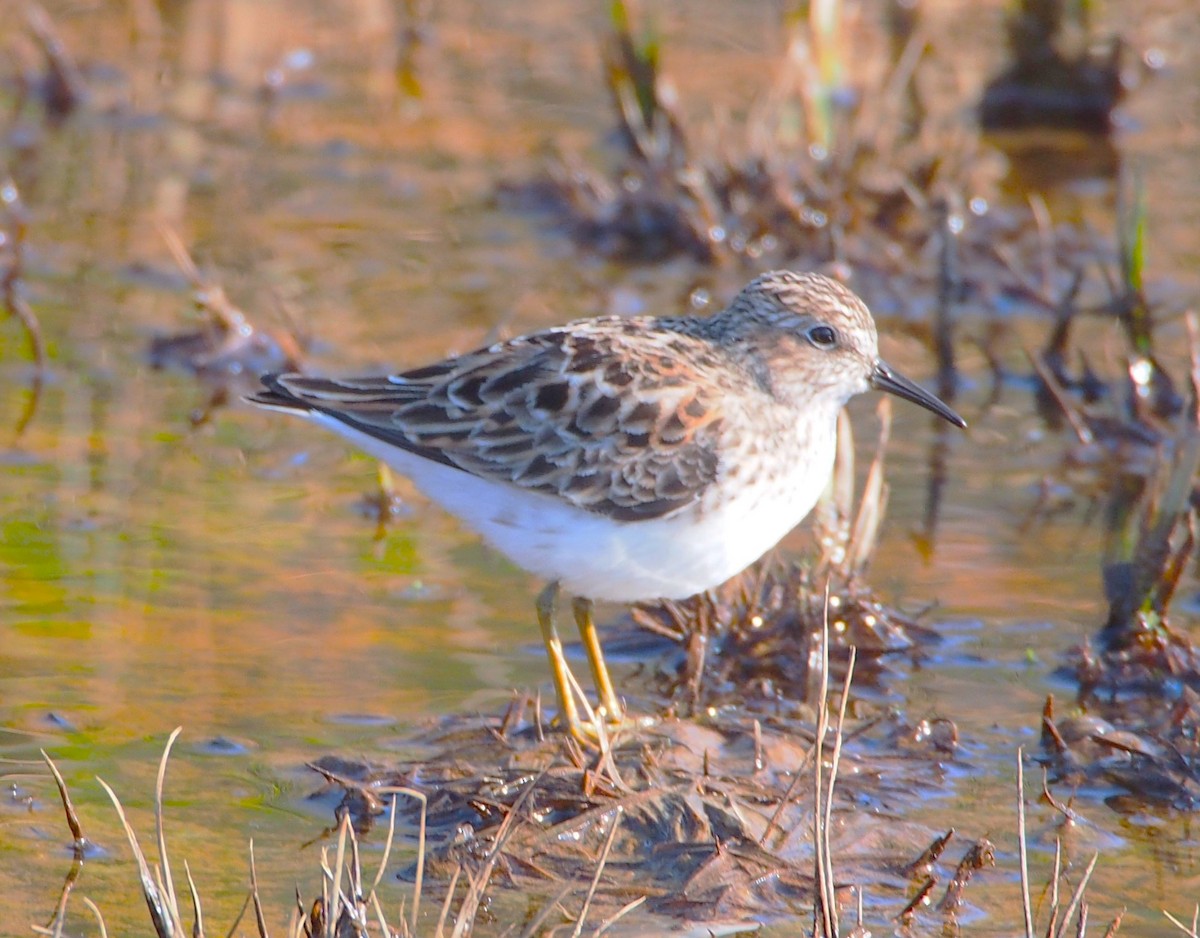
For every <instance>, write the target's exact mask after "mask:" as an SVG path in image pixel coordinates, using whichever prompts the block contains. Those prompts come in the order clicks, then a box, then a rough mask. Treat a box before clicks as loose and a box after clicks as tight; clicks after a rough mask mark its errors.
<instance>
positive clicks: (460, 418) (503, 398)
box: [256, 320, 720, 521]
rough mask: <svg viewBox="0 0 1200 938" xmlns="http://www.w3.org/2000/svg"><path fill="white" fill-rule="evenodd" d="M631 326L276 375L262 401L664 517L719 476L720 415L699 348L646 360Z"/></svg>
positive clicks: (459, 463) (518, 479)
mask: <svg viewBox="0 0 1200 938" xmlns="http://www.w3.org/2000/svg"><path fill="white" fill-rule="evenodd" d="M631 326H632V323H631V322H630V321H628V320H592V321H590V322H588V323H584V324H573V325H572V326H571V327H569V328H564V329H554V330H549V331H547V332H542V333H537V334H534V335H531V336H526V337H523V338H521V339H514V340H512V341H510V342H507V343H504V344H502V345H498V346H491V347H489V348H485V349H480V350H478V351H476V352H472V353H470V354H467V355H463V356H461V357H459V358H454V359H449V360H447V361H444V362H440V363H438V364H435V365H430V366H428V367H425V368H419V369H415V370H413V371H408V372H404V373H403V374H399V375H395V376H391V377H374V378H343V379H330V378H309V377H305V376H302V375H279V376H270V377H268V378H266V379H264V381H265V383H266V385H267V388H268V390H267V391H266V392H263V393H262V394H260V395H259V396H258V397H257V398H256V400H257V401H258V402H259V403H262V404H266V405H268V406H273V407H280V408H284V409H286V408H289V407H291V408H295V409H301V410H304V409H313V410H318V411H321V412H323V413H326V414H329V415H330V416H333V417H336V418H337V419H338V420H341V421H343V422H345V423H346V424H348V425H350V426H353V427H355V428H356V429H358V430H361V431H363V432H365V433H368V434H370V435H371V436H374V437H377V438H378V439H380V440H383V441H385V442H387V443H390V444H392V445H395V446H398V447H401V448H402V449H406V450H409V451H410V452H413V453H416V454H418V455H420V456H423V457H425V458H427V459H432V460H435V461H437V462H441V463H443V464H445V465H450V466H455V467H457V468H460V469H462V470H464V471H466V472H470V473H473V474H475V475H477V476H481V477H483V478H488V479H495V480H497V481H501V482H506V483H509V484H512V485H517V486H520V487H522V488H526V489H531V490H534V491H538V492H544V493H546V494H550V495H555V496H558V497H560V498H563V499H566V500H567V501H569V502H571V503H572V504H574V505H577V506H578V507H580V508H583V509H586V510H588V511H594V512H597V513H599V514H602V515H605V516H608V517H611V518H615V519H617V520H622V521H638V520H645V519H651V518H659V517H662V516H664V515H668V514H671V513H672V512H674V511H677V510H679V509H681V508H683V507H684V506H686V505H689V504H691V503H692V502H693V501H695V500H696V499H697V498H699V496H700V494H701V493H702V492H703V491H704V490H705V489H706V488H707V487H708V486H709V485H710V484H711V483H712V482H713V480H714V479H715V478H716V476H717V471H718V464H719V461H720V450H719V431H720V409H719V406H718V401H717V400H716V399H715V396H714V395H713V394H712V392H711V391H710V392H708V393H707V394H706V393H705V392H704V390H702V387H701V384H700V382H698V381H696V380H694V378H695V371H696V368H697V367H700V366H701V365H702V364H703V360H704V355H705V354H706V352H705V350H704V347H703V346H702V345H701V343H699V342H698V341H697V340H696V339H693V338H691V337H688V336H685V335H681V334H678V333H674V332H670V331H666V330H661V331H658V332H655V333H654V335H653V338H654V341H653V342H652V343H651V344H650V347H649V351H650V352H652V354H649V355H647V354H645V353H646V352H647V346H646V334H645V332H644V331H643V330H644V328H645V327H644V324H643V325H642V326H641V327H635V328H631ZM631 334H637V335H639V340H638V351H639V352H640V353H641V354H639V355H636V356H631V355H630V354H629V349H628V347H627V343H628V342H629V337H630V335H631ZM689 378H691V379H693V380H689Z"/></svg>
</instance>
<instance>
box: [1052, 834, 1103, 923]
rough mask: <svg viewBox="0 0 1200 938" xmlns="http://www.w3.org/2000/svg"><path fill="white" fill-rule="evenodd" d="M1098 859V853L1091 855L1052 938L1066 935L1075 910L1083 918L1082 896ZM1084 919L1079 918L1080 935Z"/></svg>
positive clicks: (1084, 904) (1084, 905) (1083, 904)
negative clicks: (1078, 911) (1090, 860)
mask: <svg viewBox="0 0 1200 938" xmlns="http://www.w3.org/2000/svg"><path fill="white" fill-rule="evenodd" d="M1099 859H1100V854H1099V853H1094V854H1092V862H1091V863H1089V864H1088V865H1087V869H1086V870H1084V872H1083V878H1082V879H1080V880H1079V885H1078V886H1076V887H1075V891H1074V892H1073V893H1072V894H1071V901H1070V902H1068V903H1067V911H1066V913H1065V914H1064V915H1063V917H1062V922H1061V923H1060V924H1059V926H1058V931H1056V932H1055V933H1054V936H1053V938H1063V936H1064V935H1066V933H1067V926H1068V925H1070V923H1071V917H1072V916H1073V915H1074V914H1075V909H1076V908H1078V909H1079V910H1080V915H1081V916H1085V915H1086V913H1085V912H1084V910H1085V909H1086V908H1087V903H1085V902H1084V901H1083V894H1084V892H1085V891H1086V890H1087V886H1088V883H1089V882H1090V881H1091V879H1092V872H1093V871H1094V870H1095V869H1096V861H1097V860H1099ZM1085 921H1086V919H1085V918H1081V921H1080V934H1082V928H1083V925H1084V924H1085Z"/></svg>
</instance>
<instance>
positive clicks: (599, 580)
mask: <svg viewBox="0 0 1200 938" xmlns="http://www.w3.org/2000/svg"><path fill="white" fill-rule="evenodd" d="M308 416H309V418H310V419H312V420H314V421H315V422H317V423H319V424H321V425H322V426H325V427H327V428H329V429H330V430H333V431H335V432H336V433H338V434H340V435H341V436H344V437H346V438H347V439H349V440H351V441H352V442H353V443H354V444H355V445H356V446H358V447H360V448H361V449H363V450H364V451H366V452H367V453H370V454H371V455H372V456H375V457H376V458H378V459H380V460H382V461H383V462H385V463H387V464H388V465H389V466H391V467H392V468H393V469H395V470H396V471H397V472H400V473H401V474H403V475H406V476H408V477H409V478H410V479H412V480H413V482H414V483H415V484H416V485H417V487H418V488H419V489H421V491H422V492H424V494H425V495H426V496H428V497H429V498H430V499H431V500H432V501H434V502H436V503H437V504H439V505H440V506H442V507H443V508H444V509H446V510H447V511H449V512H450V513H451V514H453V515H456V516H457V517H459V518H461V519H462V520H463V521H464V522H466V524H467V525H469V526H470V527H471V528H472V529H474V530H475V531H477V532H479V533H480V534H481V535H482V536H483V537H484V539H485V540H487V542H488V543H489V544H491V545H492V546H493V547H495V548H496V549H497V550H499V551H500V552H501V553H503V554H504V555H505V556H507V557H508V558H509V559H510V560H512V561H513V562H514V563H515V564H517V565H518V566H520V567H523V568H525V569H526V570H529V571H530V572H531V573H535V574H537V575H539V576H541V577H543V578H545V579H546V580H557V581H559V582H560V583H561V584H562V586H563V588H564V589H565V590H567V591H568V592H570V593H573V594H575V595H578V596H586V597H588V598H590V599H598V600H608V601H612V602H635V601H639V600H650V599H684V598H686V597H688V596H692V595H694V594H696V593H699V592H702V591H704V590H706V589H709V588H711V587H713V586H717V585H719V584H720V583H723V582H725V581H726V580H728V579H729V578H730V577H732V576H735V575H736V574H738V573H740V572H741V571H742V570H744V569H745V568H746V567H748V566H749V565H750V564H752V563H753V562H754V561H756V560H757V559H758V558H759V557H761V556H762V555H763V554H764V553H766V552H767V551H768V550H770V549H771V548H772V547H774V546H775V545H776V544H777V543H779V541H780V539H782V538H783V536H784V535H785V534H787V533H788V532H789V531H790V530H792V528H794V527H795V526H796V525H797V524H799V523H800V522H801V521H802V520H803V519H804V517H805V516H806V515H807V514H808V513H809V511H811V510H812V507H813V505H815V504H816V501H817V498H818V497H819V496H820V494H821V492H822V490H823V489H824V487H825V484H826V482H827V481H828V478H829V473H830V469H831V467H832V463H833V452H834V446H833V441H832V437H833V426H832V423H830V425H829V426H828V427H827V428H822V432H823V433H825V434H826V435H827V437H828V441H827V442H825V445H821V446H816V447H812V444H813V443H815V442H816V441H815V440H812V439H811V438H810V439H808V440H806V441H805V442H806V443H807V444H808V445H809V447H810V450H809V452H810V453H811V452H812V451H813V449H814V448H815V449H816V450H819V451H820V452H822V454H828V458H827V459H820V460H813V459H811V458H809V459H807V460H804V459H799V458H793V459H792V460H791V467H790V469H791V471H788V472H783V473H778V474H777V477H776V478H775V479H774V480H773V481H772V483H771V484H769V485H765V486H763V487H761V488H752V489H748V490H744V491H742V492H740V493H739V494H738V495H737V496H736V497H733V498H730V499H727V500H725V501H724V502H723V503H722V504H715V505H711V506H710V507H709V508H708V509H707V510H703V511H701V510H699V509H697V510H692V509H688V510H685V511H683V512H680V513H678V514H676V515H673V516H671V517H668V518H658V519H653V520H648V521H637V522H618V521H614V520H612V519H610V518H606V517H604V516H602V515H598V514H594V513H592V512H588V511H584V510H582V509H580V508H576V507H575V506H573V505H570V504H568V503H566V502H562V501H559V500H558V499H555V498H553V497H551V496H549V495H543V494H541V493H538V492H531V491H528V490H525V489H520V488H517V487H516V486H510V485H504V484H502V483H498V482H492V481H487V480H484V479H480V478H478V477H476V476H473V475H471V474H470V473H468V472H464V471H462V470H459V469H455V468H452V467H449V466H444V465H442V464H440V463H435V462H430V461H429V460H427V459H423V458H422V457H420V456H416V455H414V454H412V453H408V452H406V451H404V450H400V449H396V448H395V447H392V446H388V445H387V444H385V443H382V442H381V441H379V440H377V439H375V438H374V437H372V436H369V435H368V434H365V433H362V432H360V431H358V430H355V429H353V428H351V427H348V426H347V425H346V424H344V423H342V422H341V421H339V420H336V419H334V418H332V417H328V416H325V415H323V414H319V413H315V412H313V413H310V414H309V415H308ZM823 442H824V441H823Z"/></svg>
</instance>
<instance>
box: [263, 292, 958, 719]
mask: <svg viewBox="0 0 1200 938" xmlns="http://www.w3.org/2000/svg"><path fill="white" fill-rule="evenodd" d="M263 383H264V384H265V385H266V388H267V390H265V391H262V392H260V393H259V394H257V395H255V396H253V397H251V398H250V400H251V401H253V402H254V403H256V404H260V405H263V406H265V407H269V408H272V409H275V410H281V411H284V412H286V413H292V414H299V415H301V416H304V417H307V418H309V419H310V420H313V421H315V422H316V423H319V424H321V425H322V426H325V427H328V428H329V429H331V430H333V431H335V432H337V433H340V434H342V435H343V436H345V437H347V438H349V439H350V440H351V441H352V442H354V443H355V444H356V445H357V446H359V447H361V448H362V449H364V450H365V451H366V452H368V453H370V454H371V455H373V456H375V457H377V458H378V459H381V460H382V461H383V462H385V463H387V464H388V465H389V466H391V467H392V468H393V469H395V470H396V471H398V472H400V473H403V474H404V475H407V476H408V477H409V478H411V479H412V480H413V482H414V483H416V485H417V486H418V488H420V489H421V490H422V491H423V492H424V493H425V494H426V495H427V496H428V497H429V498H430V499H432V500H433V501H434V502H436V503H437V504H439V505H441V506H442V507H443V508H444V509H446V510H447V511H449V512H451V513H452V514H454V515H457V516H458V517H459V518H461V519H462V520H463V521H465V522H466V523H467V524H468V525H469V526H470V527H472V528H474V529H475V530H476V531H478V532H479V533H480V534H481V535H483V537H484V539H485V540H487V541H488V543H490V544H491V545H492V546H493V547H495V548H496V549H497V550H499V551H500V552H501V553H503V554H505V555H506V556H508V557H509V558H510V559H511V560H512V561H514V562H515V563H516V564H518V565H519V566H521V567H524V568H525V569H526V570H529V571H530V572H532V573H535V574H537V575H539V576H541V577H543V578H544V579H545V580H546V581H547V583H548V585H547V586H546V588H545V589H544V590H543V591H542V592H541V594H540V595H539V597H538V599H537V618H538V623H539V624H540V626H541V630H542V638H543V641H544V643H545V646H546V652H547V654H548V655H549V658H550V666H551V670H552V672H553V679H554V689H555V693H556V694H557V697H558V704H559V708H560V709H559V715H560V720H561V722H562V724H563V725H564V726H565V728H566V729H567V730H568V731H569V732H570V733H571V734H572V735H573V736H575V737H576V738H577V739H580V740H581V741H594V740H595V738H596V736H597V728H596V727H595V726H593V725H591V724H590V723H587V722H584V721H582V720H581V719H580V715H579V707H578V706H577V704H576V700H575V696H574V693H573V691H572V686H571V684H572V680H573V679H572V677H571V676H570V673H569V669H568V666H567V663H566V659H565V657H564V654H563V646H562V642H561V640H560V639H559V636H558V632H557V630H556V628H555V624H554V613H555V605H556V599H557V597H558V593H559V590H560V588H561V589H565V590H567V591H568V592H570V593H571V594H573V596H574V597H575V599H574V607H573V608H574V614H575V621H576V623H577V625H578V627H579V632H580V636H581V637H582V640H583V648H584V652H585V654H586V655H587V659H588V663H589V666H590V669H591V672H592V677H593V680H594V682H595V688H596V692H597V696H598V698H599V700H598V704H599V706H598V708H597V710H596V714H597V718H598V719H604V720H606V721H619V720H621V718H622V705H621V702H620V700H619V698H618V695H617V693H616V690H615V688H614V686H613V683H612V680H611V678H610V677H609V673H608V668H607V666H606V664H605V662H604V656H603V653H602V651H601V647H600V642H599V639H598V637H597V635H596V629H595V623H594V621H593V614H592V603H593V601H594V600H609V601H614V602H635V601H642V600H652V599H683V598H686V597H688V596H692V595H694V594H696V593H699V592H702V591H703V590H706V589H710V588H711V587H714V586H717V585H718V584H720V583H722V582H724V581H725V580H727V579H729V578H730V577H732V576H734V575H736V574H737V573H740V572H741V571H742V570H744V569H745V568H746V567H747V566H749V565H750V564H751V563H753V562H754V561H755V560H757V559H758V558H759V557H761V556H762V555H763V554H764V553H766V552H767V551H768V550H770V549H771V548H772V547H774V546H775V544H776V543H778V542H779V540H780V539H781V538H782V537H783V536H784V535H785V534H787V533H788V531H790V530H791V529H792V528H794V527H795V526H796V525H797V524H799V523H800V521H801V520H803V518H804V517H805V516H806V515H807V514H808V513H809V511H810V510H811V509H812V507H813V505H815V504H816V502H817V499H818V498H819V496H820V495H821V492H822V490H823V489H824V488H825V486H826V483H827V481H828V479H829V476H830V473H831V471H832V468H833V459H834V451H835V448H836V440H835V436H836V432H837V417H838V411H839V410H840V409H841V408H842V407H843V406H844V405H845V404H846V402H847V401H848V400H849V399H850V398H851V397H853V396H855V395H856V394H859V393H861V392H864V391H867V390H869V389H871V388H876V389H878V390H882V391H889V392H891V393H892V394H896V395H898V396H899V397H902V398H904V399H906V400H909V401H912V402H914V403H916V404H919V405H921V406H922V407H925V408H927V409H929V410H931V411H933V413H935V414H937V415H938V416H940V417H943V418H945V419H946V420H948V421H950V422H951V423H953V424H956V425H958V426H960V427H965V426H966V424H965V423H964V421H963V420H962V418H961V417H959V416H958V414H956V413H955V412H954V411H953V410H951V409H950V408H949V407H947V406H946V405H945V404H944V403H942V401H940V400H938V398H937V397H935V396H934V395H933V394H931V393H929V392H928V391H926V390H924V389H923V388H921V387H919V386H918V385H916V384H914V383H913V382H911V381H909V380H908V379H907V378H905V377H903V376H902V375H900V374H898V373H897V372H896V371H894V370H893V369H892V368H891V367H890V366H889V365H887V364H886V363H885V362H883V361H882V360H881V359H880V358H879V353H878V348H877V340H876V333H875V323H874V321H873V320H872V318H871V314H870V311H869V310H868V309H867V307H866V305H865V304H864V303H863V302H862V300H860V299H859V298H858V297H857V296H856V295H855V294H854V293H852V292H851V291H850V290H849V289H847V288H846V287H844V286H843V285H842V284H840V283H838V282H837V281H835V280H831V279H830V278H828V277H825V276H823V275H821V274H815V273H792V272H788V271H776V272H773V273H767V274H763V275H762V276H760V277H758V278H757V279H755V280H754V281H752V282H751V283H750V284H749V285H748V286H747V287H746V288H745V289H743V290H742V291H741V293H739V294H738V295H737V296H736V297H735V298H734V300H733V302H732V303H730V304H729V306H728V308H726V309H725V310H723V311H722V312H720V313H717V314H716V315H714V316H711V317H708V318H699V317H693V316H680V317H662V318H652V317H636V318H626V317H612V316H609V317H602V318H597V319H585V320H580V321H577V322H572V323H568V324H566V325H563V326H557V327H555V328H551V329H546V330H545V331H542V332H535V333H532V334H530V335H526V336H521V337H520V338H516V339H510V340H508V341H506V342H498V343H496V344H495V345H490V346H488V347H486V348H481V349H479V350H477V351H474V352H471V353H469V354H466V355H460V356H458V357H455V358H450V359H447V360H445V361H441V362H437V363H436V364H432V365H428V366H426V367H424V368H416V369H414V370H412V371H405V372H402V373H400V374H394V375H384V376H376V377H363V378H316V377H309V376H306V375H299V374H285V375H267V376H265V377H264V378H263Z"/></svg>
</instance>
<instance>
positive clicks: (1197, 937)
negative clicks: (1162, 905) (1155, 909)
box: [1162, 905, 1200, 938]
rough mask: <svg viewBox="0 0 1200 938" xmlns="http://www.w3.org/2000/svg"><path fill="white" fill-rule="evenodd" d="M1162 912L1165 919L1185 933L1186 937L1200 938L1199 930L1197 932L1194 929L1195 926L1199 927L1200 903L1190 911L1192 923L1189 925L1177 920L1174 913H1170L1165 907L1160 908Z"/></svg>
mask: <svg viewBox="0 0 1200 938" xmlns="http://www.w3.org/2000/svg"><path fill="white" fill-rule="evenodd" d="M1162 914H1163V915H1165V916H1166V917H1167V919H1168V920H1169V921H1170V922H1171V924H1172V925H1174V926H1175V927H1176V928H1178V929H1179V930H1180V931H1181V932H1183V933H1184V934H1185V935H1187V936H1188V938H1200V932H1198V931H1197V930H1196V929H1197V927H1200V905H1197V906H1196V908H1195V909H1194V910H1193V912H1192V924H1191V925H1186V924H1184V923H1183V922H1181V921H1179V919H1177V918H1176V917H1175V916H1174V915H1172V914H1171V913H1170V912H1168V911H1167V910H1166V909H1163V910H1162Z"/></svg>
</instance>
